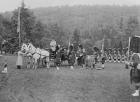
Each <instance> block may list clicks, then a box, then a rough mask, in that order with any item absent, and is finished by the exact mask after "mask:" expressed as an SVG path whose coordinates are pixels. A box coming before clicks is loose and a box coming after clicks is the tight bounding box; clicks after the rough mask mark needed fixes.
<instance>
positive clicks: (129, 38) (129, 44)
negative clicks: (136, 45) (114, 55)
mask: <svg viewBox="0 0 140 102" xmlns="http://www.w3.org/2000/svg"><path fill="white" fill-rule="evenodd" d="M130 41H131V37H129V43H128V59H129V57H130V53H129V52H130Z"/></svg>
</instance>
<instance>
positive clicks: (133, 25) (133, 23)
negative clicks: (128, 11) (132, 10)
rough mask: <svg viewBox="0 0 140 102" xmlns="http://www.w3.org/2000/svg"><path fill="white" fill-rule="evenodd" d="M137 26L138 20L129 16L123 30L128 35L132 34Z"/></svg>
mask: <svg viewBox="0 0 140 102" xmlns="http://www.w3.org/2000/svg"><path fill="white" fill-rule="evenodd" d="M138 28H139V21H138V18H137V17H130V18H129V19H128V22H127V28H126V30H125V32H126V34H127V35H128V36H132V35H134V33H135V31H136V30H138Z"/></svg>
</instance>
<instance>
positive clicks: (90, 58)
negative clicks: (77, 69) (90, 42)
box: [85, 55, 95, 69]
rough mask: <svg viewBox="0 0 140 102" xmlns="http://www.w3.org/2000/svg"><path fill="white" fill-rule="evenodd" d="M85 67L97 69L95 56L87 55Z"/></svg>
mask: <svg viewBox="0 0 140 102" xmlns="http://www.w3.org/2000/svg"><path fill="white" fill-rule="evenodd" d="M85 66H86V67H90V68H91V69H93V68H95V56H94V55H87V56H86V58H85Z"/></svg>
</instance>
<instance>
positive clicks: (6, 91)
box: [0, 57, 140, 102]
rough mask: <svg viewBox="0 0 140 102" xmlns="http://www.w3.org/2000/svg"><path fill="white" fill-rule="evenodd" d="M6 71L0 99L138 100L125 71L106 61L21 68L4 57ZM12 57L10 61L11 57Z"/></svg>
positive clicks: (55, 101)
mask: <svg viewBox="0 0 140 102" xmlns="http://www.w3.org/2000/svg"><path fill="white" fill-rule="evenodd" d="M8 59H9V61H8V66H9V70H8V71H9V74H8V75H5V74H0V102H139V100H140V97H136V98H133V97H131V93H132V92H133V90H132V89H133V87H131V86H130V83H129V70H126V69H124V65H122V64H106V69H104V70H90V69H80V68H75V69H74V70H71V69H69V68H61V70H59V71H57V70H56V69H54V68H52V69H49V70H47V69H37V70H32V69H28V70H27V69H22V70H17V69H16V67H15V65H14V64H15V60H16V57H9V58H8ZM13 59H14V60H13Z"/></svg>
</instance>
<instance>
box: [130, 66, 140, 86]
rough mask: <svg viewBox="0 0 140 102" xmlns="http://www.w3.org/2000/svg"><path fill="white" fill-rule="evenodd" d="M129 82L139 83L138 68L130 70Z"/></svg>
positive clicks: (139, 72)
mask: <svg viewBox="0 0 140 102" xmlns="http://www.w3.org/2000/svg"><path fill="white" fill-rule="evenodd" d="M130 82H131V84H135V85H140V70H139V69H137V68H135V69H131V70H130Z"/></svg>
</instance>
